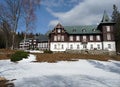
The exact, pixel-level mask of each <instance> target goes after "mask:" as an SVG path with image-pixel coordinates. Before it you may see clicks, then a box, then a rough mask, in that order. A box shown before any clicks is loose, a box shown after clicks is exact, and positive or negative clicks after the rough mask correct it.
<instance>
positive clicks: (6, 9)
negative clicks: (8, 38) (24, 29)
mask: <svg viewBox="0 0 120 87" xmlns="http://www.w3.org/2000/svg"><path fill="white" fill-rule="evenodd" d="M22 1H23V0H4V5H1V6H0V7H1V9H0V13H1V14H0V18H1V19H2V20H4V21H7V23H9V24H10V27H11V29H12V34H13V35H12V46H11V49H14V44H15V35H16V31H17V29H18V21H19V19H20V13H21V6H22Z"/></svg>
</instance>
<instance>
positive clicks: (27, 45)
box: [19, 34, 49, 50]
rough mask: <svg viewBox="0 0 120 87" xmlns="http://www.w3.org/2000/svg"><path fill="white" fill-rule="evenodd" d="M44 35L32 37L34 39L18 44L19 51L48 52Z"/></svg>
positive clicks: (46, 39) (47, 44)
mask: <svg viewBox="0 0 120 87" xmlns="http://www.w3.org/2000/svg"><path fill="white" fill-rule="evenodd" d="M48 41H49V40H48V37H47V36H46V35H42V34H41V35H39V36H34V38H27V39H26V40H25V42H24V40H22V41H21V42H20V44H19V48H20V49H21V50H48V49H49V43H48Z"/></svg>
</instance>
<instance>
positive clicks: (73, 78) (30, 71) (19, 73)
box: [0, 54, 120, 87]
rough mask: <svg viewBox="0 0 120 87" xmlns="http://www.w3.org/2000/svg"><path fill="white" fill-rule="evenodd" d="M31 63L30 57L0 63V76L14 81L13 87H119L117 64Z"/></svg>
mask: <svg viewBox="0 0 120 87" xmlns="http://www.w3.org/2000/svg"><path fill="white" fill-rule="evenodd" d="M32 61H35V56H34V55H32V54H30V56H29V58H28V59H24V60H22V61H20V62H18V63H12V62H10V60H0V76H3V77H6V78H7V79H9V80H11V79H16V80H15V81H14V83H15V86H16V87H120V62H119V61H112V60H110V61H108V62H103V61H96V60H79V61H69V62H67V61H62V62H58V63H38V62H32Z"/></svg>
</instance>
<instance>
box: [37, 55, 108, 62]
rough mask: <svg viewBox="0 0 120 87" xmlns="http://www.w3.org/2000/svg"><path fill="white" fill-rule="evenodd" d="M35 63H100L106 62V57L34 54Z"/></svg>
mask: <svg viewBox="0 0 120 87" xmlns="http://www.w3.org/2000/svg"><path fill="white" fill-rule="evenodd" d="M35 55H36V56H37V58H36V60H37V62H57V61H77V60H78V59H94V60H100V61H108V60H109V59H110V56H108V55H90V54H89V55H88V54H68V53H53V54H47V53H46V54H35Z"/></svg>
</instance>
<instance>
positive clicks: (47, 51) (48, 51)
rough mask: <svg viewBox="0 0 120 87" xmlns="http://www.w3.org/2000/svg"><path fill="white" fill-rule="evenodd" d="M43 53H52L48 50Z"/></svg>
mask: <svg viewBox="0 0 120 87" xmlns="http://www.w3.org/2000/svg"><path fill="white" fill-rule="evenodd" d="M44 53H53V52H52V51H50V50H45V51H44Z"/></svg>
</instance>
